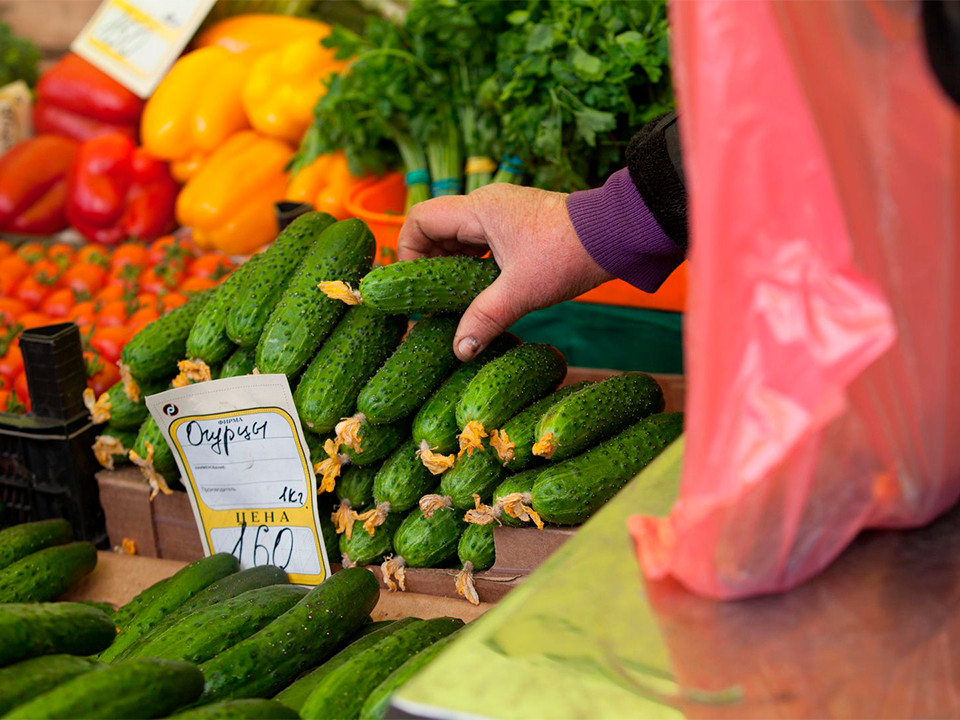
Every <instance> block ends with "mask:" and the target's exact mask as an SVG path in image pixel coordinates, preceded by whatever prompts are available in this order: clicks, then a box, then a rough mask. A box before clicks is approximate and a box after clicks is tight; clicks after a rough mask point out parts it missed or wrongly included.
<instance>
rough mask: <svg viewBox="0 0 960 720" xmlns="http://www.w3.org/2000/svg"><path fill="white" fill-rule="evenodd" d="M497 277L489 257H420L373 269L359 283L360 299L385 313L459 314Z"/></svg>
mask: <svg viewBox="0 0 960 720" xmlns="http://www.w3.org/2000/svg"><path fill="white" fill-rule="evenodd" d="M498 275H500V268H499V267H497V263H496V261H494V260H493V259H492V258H488V259H483V260H481V259H480V258H472V257H466V256H462V255H451V256H449V257H436V258H419V259H417V260H411V261H408V262H398V263H392V264H390V265H384V266H383V267H378V268H375V269H374V270H373V271H371V272H370V274H369V275H367V276H366V277H365V278H363V280H362V281H361V282H360V296H361V297H362V298H363V304H364V305H367V306H369V307H372V308H375V309H377V310H379V311H380V312H385V313H394V314H398V315H410V314H412V313H439V312H456V313H462V312H463V311H464V310H466V309H467V308H468V307H469V306H470V303H472V302H473V300H474V298H476V297H477V295H479V294H480V293H481V292H483V290H484V288H486V287H487V286H488V285H490V284H491V283H492V282H493V281H494V280H496V279H497V276H498Z"/></svg>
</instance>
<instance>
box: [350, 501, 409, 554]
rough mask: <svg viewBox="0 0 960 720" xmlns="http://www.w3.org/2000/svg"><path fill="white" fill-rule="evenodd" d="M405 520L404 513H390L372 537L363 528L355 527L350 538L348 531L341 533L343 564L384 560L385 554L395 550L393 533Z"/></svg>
mask: <svg viewBox="0 0 960 720" xmlns="http://www.w3.org/2000/svg"><path fill="white" fill-rule="evenodd" d="M401 522H403V514H402V513H399V512H397V513H390V514H388V515H387V516H386V519H385V520H384V521H383V525H381V526H380V527H378V528H377V530H376V532H375V533H374V534H373V536H372V537H371V536H370V534H369V533H367V532H366V531H364V530H363V529H361V528H358V527H355V528H354V529H353V533H352V534H351V536H350V537H349V538H348V537H347V534H346V533H342V534H341V535H340V554H341V555H342V557H343V566H344V567H348V566H349V567H352V566H354V565H373V564H374V563H378V562H380V561H381V560H383V558H384V556H385V555H387V554H388V553H390V552H391V551H392V550H393V534H394V533H395V532H396V530H397V528H398V527H400V523H401Z"/></svg>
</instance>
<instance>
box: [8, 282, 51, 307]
mask: <svg viewBox="0 0 960 720" xmlns="http://www.w3.org/2000/svg"><path fill="white" fill-rule="evenodd" d="M52 290H53V287H52V286H50V285H45V284H44V283H42V282H40V281H39V280H37V279H36V278H35V277H33V276H32V275H28V276H27V277H25V278H24V279H23V280H21V281H20V284H19V285H17V288H16V289H15V290H14V291H13V296H14V297H15V298H16V299H17V300H19V301H20V302H22V303H23V304H24V305H26V306H27V307H28V308H30V309H31V310H36V309H37V308H38V307H40V303H42V302H43V301H44V299H45V298H46V297H47V296H48V295H49V294H50V292H51V291H52Z"/></svg>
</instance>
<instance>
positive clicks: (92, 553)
mask: <svg viewBox="0 0 960 720" xmlns="http://www.w3.org/2000/svg"><path fill="white" fill-rule="evenodd" d="M96 566H97V549H96V548H95V547H94V546H93V545H91V544H90V543H87V542H75V543H69V544H67V545H54V546H53V547H48V548H44V549H43V550H38V551H37V552H35V553H31V554H30V555H27V556H26V557H25V558H23V559H21V560H17V561H16V562H15V563H12V564H11V565H8V566H7V567H5V568H4V569H3V570H0V603H26V602H48V601H50V600H56V599H57V598H58V597H60V596H61V595H63V594H64V593H65V592H66V591H67V590H69V589H70V587H71V586H72V585H73V584H74V583H75V582H77V581H78V580H79V579H80V578H82V577H83V576H84V575H88V574H89V573H91V572H93V569H94V568H95V567H96Z"/></svg>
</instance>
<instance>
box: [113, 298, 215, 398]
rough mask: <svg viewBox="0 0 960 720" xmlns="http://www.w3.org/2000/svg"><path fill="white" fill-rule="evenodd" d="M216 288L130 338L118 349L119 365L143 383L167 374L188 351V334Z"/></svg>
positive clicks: (158, 319)
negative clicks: (125, 367) (123, 366)
mask: <svg viewBox="0 0 960 720" xmlns="http://www.w3.org/2000/svg"><path fill="white" fill-rule="evenodd" d="M216 289H217V288H213V289H211V290H205V291H204V292H201V293H197V294H196V295H194V296H193V298H191V299H190V300H189V301H188V302H186V303H184V304H183V305H181V306H180V307H176V308H174V309H173V310H171V311H170V312H168V313H167V314H166V315H161V316H160V317H159V318H157V319H156V320H154V321H153V322H152V323H150V324H149V325H147V326H146V327H145V328H143V329H142V330H141V331H140V332H138V333H137V334H136V335H134V336H133V338H131V340H130V342H128V343H127V344H126V345H124V346H123V350H121V351H120V364H121V365H126V366H127V368H129V370H130V374H131V375H133V377H134V379H135V380H136V381H137V382H138V383H140V385H141V386H142V385H143V384H144V383H149V382H152V381H156V380H162V379H163V378H166V377H170V375H171V374H172V373H173V372H175V371H176V369H177V363H178V362H179V361H180V360H183V357H184V355H185V354H186V352H187V336H188V335H189V334H190V329H191V328H192V327H193V323H194V322H195V321H196V319H197V315H199V314H200V311H201V310H203V308H204V306H205V305H206V304H207V302H208V301H209V300H210V298H211V296H212V294H213V293H214V292H215V290H216Z"/></svg>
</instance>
